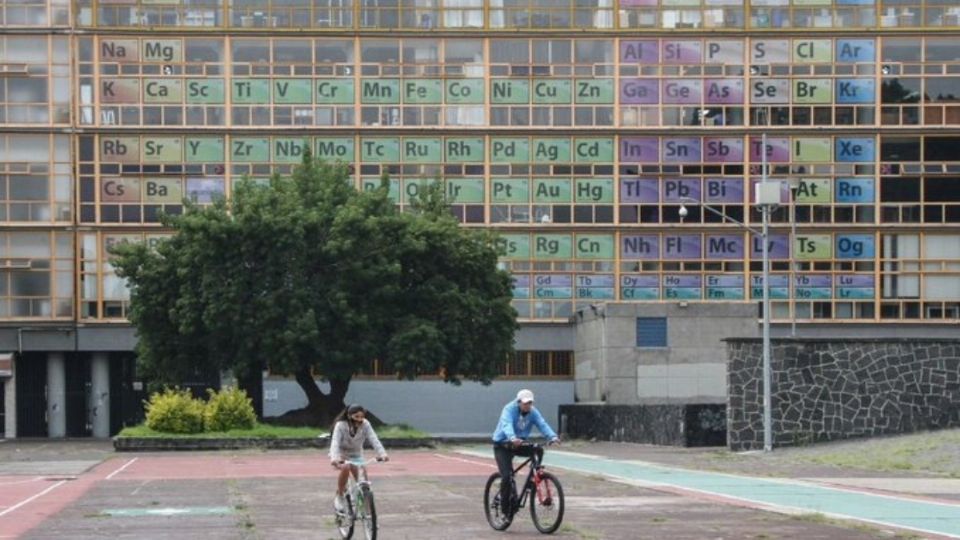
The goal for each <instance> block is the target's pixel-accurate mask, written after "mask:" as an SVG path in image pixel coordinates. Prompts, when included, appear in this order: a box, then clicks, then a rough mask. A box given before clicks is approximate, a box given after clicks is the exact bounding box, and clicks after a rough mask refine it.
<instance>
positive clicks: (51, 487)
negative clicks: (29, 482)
mask: <svg viewBox="0 0 960 540" xmlns="http://www.w3.org/2000/svg"><path fill="white" fill-rule="evenodd" d="M66 483H67V481H66V480H61V481H59V482H57V483H56V484H54V485H52V486H50V487H48V488H47V489H45V490H43V491H41V492H40V493H37V494H36V495H34V496H33V497H30V498H28V499H24V500H23V501H20V502H19V503H17V504H15V505H13V506H11V507H10V508H7V509H6V510H4V511H3V512H0V517H3V516H5V515H7V514H9V513H10V512H13V511H14V510H16V509H17V508H20V507H21V506H23V505H25V504H28V503H30V502H31V501H34V500H36V499H39V498H40V497H43V496H44V495H46V494H47V493H50V492H51V491H53V490H55V489H57V488H58V487H60V486H62V485H64V484H66Z"/></svg>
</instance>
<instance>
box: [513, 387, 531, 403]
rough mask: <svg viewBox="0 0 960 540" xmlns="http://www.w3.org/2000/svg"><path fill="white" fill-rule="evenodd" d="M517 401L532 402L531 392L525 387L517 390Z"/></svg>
mask: <svg viewBox="0 0 960 540" xmlns="http://www.w3.org/2000/svg"><path fill="white" fill-rule="evenodd" d="M517 401H519V402H520V403H533V392H531V391H530V390H526V389H524V390H521V391H519V392H517Z"/></svg>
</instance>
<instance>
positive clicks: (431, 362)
mask: <svg viewBox="0 0 960 540" xmlns="http://www.w3.org/2000/svg"><path fill="white" fill-rule="evenodd" d="M420 192H421V193H420V196H419V197H418V199H417V201H416V203H415V204H414V205H413V209H412V210H411V211H406V212H401V211H399V210H398V209H397V208H396V205H395V204H394V203H393V201H391V200H390V199H389V198H388V184H387V181H386V179H384V181H383V182H382V185H381V186H380V187H379V188H378V189H374V190H371V191H358V190H356V189H355V188H354V187H353V186H352V182H351V181H350V175H349V172H348V170H347V168H346V167H344V166H342V165H331V164H324V163H321V162H318V161H315V160H313V159H312V157H311V156H310V154H309V152H307V153H306V156H305V158H304V160H303V162H302V163H301V164H300V165H299V166H298V167H297V168H296V169H295V170H294V172H293V173H292V174H291V175H289V176H286V177H281V176H276V175H275V176H274V177H273V178H271V179H270V180H269V182H266V183H258V182H253V181H250V180H244V181H241V182H239V183H237V184H236V185H235V186H234V190H233V193H232V196H231V197H230V199H229V200H220V201H218V202H216V203H215V204H213V205H210V206H207V207H200V206H195V205H189V204H188V205H187V206H186V210H185V212H184V213H183V215H180V216H175V217H174V216H165V217H164V224H165V225H166V226H167V227H169V228H170V229H172V230H173V235H172V236H171V237H170V238H169V239H166V240H164V241H162V242H159V243H158V244H156V245H154V246H151V247H148V246H146V245H143V244H126V245H121V246H120V247H117V248H116V249H115V250H114V255H115V259H114V260H113V261H112V264H113V265H114V266H115V267H116V269H117V273H118V274H119V275H120V276H121V277H124V278H126V279H127V282H128V284H129V285H130V289H131V307H130V312H129V317H130V320H131V322H132V323H133V324H134V325H135V327H136V329H137V333H138V336H139V341H138V345H137V347H138V355H139V359H140V366H141V369H143V370H145V371H146V373H147V376H149V377H152V378H154V379H155V380H158V381H161V382H163V383H167V384H176V383H179V382H181V381H183V380H186V379H188V378H190V377H192V376H195V375H196V374H197V373H200V372H208V373H209V372H211V371H213V372H219V371H220V370H224V369H231V370H233V371H234V372H235V373H237V374H238V376H245V375H250V374H256V373H259V370H261V369H264V368H267V369H269V370H270V372H271V373H273V374H279V375H289V376H294V377H296V380H297V382H298V383H299V384H300V386H301V387H302V388H303V390H304V392H305V393H306V395H307V398H308V400H309V406H308V408H307V412H309V415H306V416H305V417H309V418H311V419H312V421H313V422H326V421H328V419H329V418H330V417H332V415H333V414H335V413H336V412H338V411H339V409H340V408H342V406H343V401H344V396H345V395H346V392H347V389H348V388H349V383H350V380H351V378H352V377H353V376H354V375H356V374H358V373H360V372H362V371H364V370H365V369H367V368H368V366H370V365H372V362H373V361H377V362H378V363H379V365H380V371H382V372H387V373H397V375H398V376H399V377H401V378H407V379H412V378H415V377H417V376H420V375H426V374H429V375H440V376H442V377H443V379H444V380H445V381H447V382H450V383H454V384H459V383H460V381H461V380H463V379H468V380H476V381H480V382H484V383H487V382H489V381H490V380H492V379H493V378H494V377H495V376H496V374H497V372H498V368H499V366H500V365H501V364H502V363H503V362H504V361H506V359H507V358H508V357H509V355H510V354H511V353H512V349H513V334H514V331H515V330H516V327H517V323H516V312H515V311H514V309H513V308H512V307H511V305H510V300H511V281H510V276H509V275H508V273H507V272H505V271H503V270H500V269H498V267H497V258H498V249H497V247H496V246H497V244H496V238H495V237H494V236H493V235H492V234H491V233H489V232H487V231H481V230H471V229H467V228H463V227H460V226H459V224H458V223H457V221H456V220H455V219H454V218H453V217H452V216H451V215H450V213H449V210H448V207H447V203H446V201H445V199H444V196H443V189H442V185H440V184H439V183H436V182H425V183H424V184H423V186H421V190H420ZM316 377H319V378H321V379H324V380H326V381H328V382H329V383H330V384H329V391H327V392H323V391H321V388H320V386H318V385H317V384H316V383H315V378H316Z"/></svg>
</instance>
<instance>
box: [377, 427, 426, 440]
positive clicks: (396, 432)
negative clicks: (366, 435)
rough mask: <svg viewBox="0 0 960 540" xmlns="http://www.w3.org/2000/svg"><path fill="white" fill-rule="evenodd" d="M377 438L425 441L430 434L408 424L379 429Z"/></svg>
mask: <svg viewBox="0 0 960 540" xmlns="http://www.w3.org/2000/svg"><path fill="white" fill-rule="evenodd" d="M377 437H379V438H381V439H425V438H429V437H430V434H429V433H427V432H425V431H420V430H419V429H416V428H412V427H410V426H408V425H407V424H393V425H389V426H381V427H379V428H377Z"/></svg>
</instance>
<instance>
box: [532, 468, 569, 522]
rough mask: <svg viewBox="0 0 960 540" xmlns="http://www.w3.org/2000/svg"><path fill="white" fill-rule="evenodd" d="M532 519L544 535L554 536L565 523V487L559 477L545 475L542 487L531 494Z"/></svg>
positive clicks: (542, 479)
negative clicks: (561, 524)
mask: <svg viewBox="0 0 960 540" xmlns="http://www.w3.org/2000/svg"><path fill="white" fill-rule="evenodd" d="M530 517H531V518H533V526H534V527H536V528H537V530H538V531H540V532H542V533H543V534H552V533H553V532H555V531H556V530H557V529H559V528H560V523H561V522H563V487H561V486H560V481H559V480H557V477H555V476H554V475H552V474H550V473H547V472H545V473H543V475H542V476H541V477H540V486H539V487H538V488H537V489H536V493H534V490H531V492H530Z"/></svg>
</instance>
